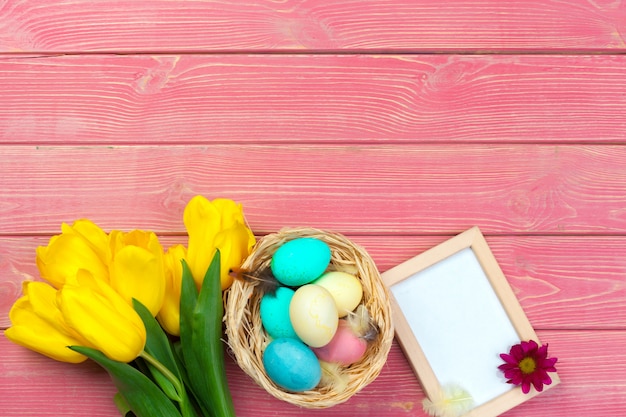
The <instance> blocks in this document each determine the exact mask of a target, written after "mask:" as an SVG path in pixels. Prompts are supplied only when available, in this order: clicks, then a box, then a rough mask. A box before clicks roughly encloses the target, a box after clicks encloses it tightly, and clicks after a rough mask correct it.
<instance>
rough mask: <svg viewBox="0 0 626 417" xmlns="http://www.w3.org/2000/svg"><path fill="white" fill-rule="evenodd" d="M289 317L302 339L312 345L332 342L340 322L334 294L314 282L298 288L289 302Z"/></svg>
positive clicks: (316, 345)
mask: <svg viewBox="0 0 626 417" xmlns="http://www.w3.org/2000/svg"><path fill="white" fill-rule="evenodd" d="M289 318H290V319H291V325H292V326H293V329H294V330H295V332H296V334H297V335H298V337H299V338H300V340H302V341H303V342H304V343H306V344H307V345H309V346H311V347H320V346H324V345H326V344H327V343H328V342H330V340H331V339H332V338H333V336H334V335H335V331H336V330H337V325H338V323H339V316H338V314H337V306H336V305H335V300H334V299H333V296H332V295H331V294H330V293H329V292H328V290H326V289H325V288H324V287H320V286H319V285H312V284H307V285H303V286H302V287H300V288H298V289H297V290H296V292H295V294H294V295H293V297H292V298H291V303H290V304H289Z"/></svg>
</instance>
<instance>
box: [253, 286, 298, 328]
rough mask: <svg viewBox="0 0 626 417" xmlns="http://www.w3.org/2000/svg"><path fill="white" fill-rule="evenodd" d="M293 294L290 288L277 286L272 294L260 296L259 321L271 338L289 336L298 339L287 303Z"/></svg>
mask: <svg viewBox="0 0 626 417" xmlns="http://www.w3.org/2000/svg"><path fill="white" fill-rule="evenodd" d="M294 294H295V291H294V290H292V289H291V288H287V287H279V288H278V289H276V292H275V293H274V294H269V293H268V294H265V295H263V298H261V305H260V307H259V312H260V314H261V323H263V328H264V329H265V331H266V332H267V334H268V335H269V336H270V337H271V338H272V339H279V338H281V337H289V338H292V339H298V340H299V338H298V335H297V334H296V331H295V330H294V329H293V326H292V325H291V319H290V318H289V303H291V299H292V298H293V295H294Z"/></svg>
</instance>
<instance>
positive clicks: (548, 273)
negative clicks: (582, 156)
mask: <svg viewBox="0 0 626 417" xmlns="http://www.w3.org/2000/svg"><path fill="white" fill-rule="evenodd" d="M349 238H350V239H352V240H353V241H354V242H356V243H357V244H359V245H361V246H363V247H364V248H365V249H366V250H367V251H368V252H369V253H370V255H371V256H372V258H373V259H374V262H375V263H376V265H377V266H378V268H379V269H380V270H381V271H385V270H387V269H389V268H391V267H393V266H395V265H397V264H399V263H401V262H403V261H405V260H407V259H409V258H411V257H413V256H415V255H417V254H419V253H421V252H423V251H424V250H426V249H428V248H430V247H433V246H435V245H437V244H439V243H440V242H442V241H443V240H445V239H447V236H369V235H350V236H349ZM47 242H48V238H47V237H27V238H12V237H2V238H0V276H1V277H2V281H1V282H0V329H3V328H6V327H7V326H9V324H10V322H9V320H8V312H9V309H10V307H11V305H12V304H13V302H15V300H16V299H17V298H18V297H20V296H21V283H22V282H23V281H24V280H38V279H39V274H38V271H37V268H36V266H35V261H34V257H35V249H36V247H37V246H39V245H46V244H47ZM161 242H162V245H163V246H164V247H166V248H167V247H169V246H170V245H173V244H178V243H182V244H186V238H185V237H184V236H162V237H161ZM488 243H489V245H490V247H491V250H492V251H493V253H494V256H495V257H496V260H497V261H498V263H499V264H500V267H501V268H502V271H503V272H504V275H505V276H506V277H507V279H508V281H509V283H510V284H511V286H512V287H513V289H514V291H515V293H516V295H517V297H518V299H519V300H520V302H521V304H522V308H523V309H524V311H525V312H526V314H527V316H528V318H529V319H530V321H531V324H532V325H533V326H534V327H535V328H536V329H552V330H555V329H556V330H563V329H570V330H585V329H596V330H606V329H612V330H617V329H620V330H626V311H625V310H624V301H625V300H626V280H625V279H624V271H626V256H624V254H626V240H625V239H624V238H623V237H621V236H617V237H601V236H488Z"/></svg>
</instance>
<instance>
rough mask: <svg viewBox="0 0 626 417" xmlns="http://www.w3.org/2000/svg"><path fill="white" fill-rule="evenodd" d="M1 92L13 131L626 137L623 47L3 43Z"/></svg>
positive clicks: (50, 134)
mask: <svg viewBox="0 0 626 417" xmlns="http://www.w3.org/2000/svg"><path fill="white" fill-rule="evenodd" d="M46 10H47V8H46ZM0 91H2V95H0V107H2V109H3V111H2V112H0V143H5V144H18V143H22V144H38V145H41V144H70V143H75V144H99V145H102V144H104V145H109V144H140V143H143V144H148V143H150V144H154V143H158V144H162V143H169V144H172V143H177V144H186V143H198V144H209V143H233V142H236V143H261V142H266V143H272V144H276V143H293V142H297V143H303V142H308V143H312V142H316V143H320V142H326V143H432V142H436V143H461V142H479V143H486V142H489V143H502V142H506V143H511V142H526V143H541V142H544V143H555V142H561V143H583V142H584V143H616V144H621V143H625V142H626V55H611V56H560V55H549V56H544V55H539V56H523V55H477V56H474V55H472V56H460V55H210V56H207V55H182V56H181V55H156V56H149V55H139V56H136V55H131V56H112V55H87V56H83V55H80V56H58V57H18V58H16V57H11V56H6V55H5V56H3V57H0Z"/></svg>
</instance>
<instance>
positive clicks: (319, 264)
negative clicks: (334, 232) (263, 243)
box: [270, 237, 330, 287]
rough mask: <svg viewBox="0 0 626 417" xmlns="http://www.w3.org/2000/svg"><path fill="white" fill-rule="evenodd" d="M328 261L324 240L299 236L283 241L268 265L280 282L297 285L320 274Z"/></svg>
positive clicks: (291, 285)
mask: <svg viewBox="0 0 626 417" xmlns="http://www.w3.org/2000/svg"><path fill="white" fill-rule="evenodd" d="M329 263H330V247H329V246H328V244H326V242H324V241H322V240H319V239H316V238H311V237H301V238H297V239H294V240H290V241H288V242H285V243H283V244H282V245H281V246H280V247H279V248H278V249H277V250H276V252H275V253H274V256H273V257H272V262H271V264H270V267H271V269H272V273H273V274H274V276H275V277H276V279H277V280H278V281H280V282H281V283H282V284H284V285H287V286H289V287H298V286H300V285H304V284H308V283H309V282H311V281H313V280H314V279H316V278H318V277H319V276H320V275H322V274H323V273H324V271H326V268H328V264H329Z"/></svg>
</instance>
